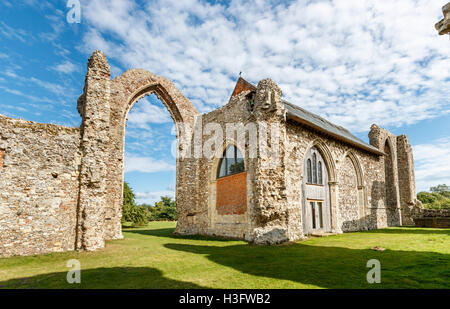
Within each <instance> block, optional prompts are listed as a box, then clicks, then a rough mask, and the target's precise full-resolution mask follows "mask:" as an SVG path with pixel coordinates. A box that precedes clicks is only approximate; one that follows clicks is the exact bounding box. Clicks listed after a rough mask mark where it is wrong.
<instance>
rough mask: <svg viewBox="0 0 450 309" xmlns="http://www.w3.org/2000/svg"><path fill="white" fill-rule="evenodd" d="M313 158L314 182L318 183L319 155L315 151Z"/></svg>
mask: <svg viewBox="0 0 450 309" xmlns="http://www.w3.org/2000/svg"><path fill="white" fill-rule="evenodd" d="M312 158H313V172H312V174H313V182H312V183H314V184H317V155H316V154H315V153H313V155H312Z"/></svg>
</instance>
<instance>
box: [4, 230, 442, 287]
mask: <svg viewBox="0 0 450 309" xmlns="http://www.w3.org/2000/svg"><path fill="white" fill-rule="evenodd" d="M174 228H175V223H173V222H153V223H150V224H149V225H148V227H145V228H136V229H126V230H125V231H124V237H125V238H124V239H123V240H115V241H110V242H108V243H107V246H106V248H105V249H103V250H99V251H97V252H66V253H54V254H49V255H44V256H30V257H13V258H9V259H0V288H243V289H257V288H275V289H278V288H447V289H448V288H450V230H449V229H421V228H389V229H383V230H376V231H370V232H360V233H349V234H343V235H338V236H330V237H324V238H311V239H308V240H306V241H301V242H297V243H295V244H290V245H281V246H271V247H269V246H267V247H263V246H254V245H249V244H247V243H245V242H243V241H236V240H220V239H212V238H206V237H176V236H172V235H171V233H172V232H173V230H174ZM374 246H381V247H384V248H386V250H385V251H383V252H379V251H374V250H371V249H370V248H372V247H374ZM69 259H77V260H79V261H80V262H81V268H82V271H81V284H78V285H77V284H74V285H70V284H68V283H67V282H66V274H67V271H68V270H69V269H68V268H67V267H66V263H67V261H68V260H69ZM369 259H378V260H379V261H380V262H381V283H380V284H368V283H367V281H366V273H367V272H368V271H369V268H367V267H366V263H367V261H368V260H369Z"/></svg>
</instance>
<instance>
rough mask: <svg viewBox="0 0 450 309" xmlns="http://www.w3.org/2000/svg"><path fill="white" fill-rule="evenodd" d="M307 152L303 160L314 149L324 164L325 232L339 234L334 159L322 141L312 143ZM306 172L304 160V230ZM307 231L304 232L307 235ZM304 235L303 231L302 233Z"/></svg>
mask: <svg viewBox="0 0 450 309" xmlns="http://www.w3.org/2000/svg"><path fill="white" fill-rule="evenodd" d="M307 149H308V151H307V152H306V153H305V159H306V156H307V155H308V153H309V152H310V151H311V149H315V150H316V151H317V153H318V154H320V157H321V159H322V160H323V163H324V164H325V166H323V169H324V171H326V183H324V185H325V187H326V192H325V194H326V198H327V201H326V204H327V206H326V207H328V210H329V217H328V219H329V222H328V224H329V225H328V230H327V231H325V232H336V233H339V232H341V230H340V226H339V224H338V220H337V219H338V213H337V194H338V192H337V181H336V179H337V178H336V177H337V176H336V166H335V163H334V159H333V156H332V155H331V152H330V150H329V149H328V147H327V146H326V145H325V143H324V142H323V141H322V140H319V139H318V140H315V141H313V142H312V143H311V144H310V145H309V147H308V148H307ZM305 171H306V160H305V163H304V171H303V174H304V175H303V182H304V183H303V185H302V186H303V188H304V189H303V190H302V191H303V195H304V196H303V199H302V208H303V211H302V216H303V219H302V221H303V224H304V226H303V229H304V230H305V222H306V221H305V220H308V218H306V217H307V212H305V210H306V207H308V205H307V201H306V199H307V196H306V190H305V188H306V184H305V183H306V182H307V174H306V173H305ZM307 232H308V231H306V233H307ZM304 233H305V231H304Z"/></svg>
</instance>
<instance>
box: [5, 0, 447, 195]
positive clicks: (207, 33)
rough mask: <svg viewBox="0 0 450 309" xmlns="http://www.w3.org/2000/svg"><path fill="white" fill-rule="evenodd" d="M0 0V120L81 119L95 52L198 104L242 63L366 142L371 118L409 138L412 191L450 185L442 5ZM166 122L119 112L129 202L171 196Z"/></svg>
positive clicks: (431, 1) (218, 93) (154, 107)
mask: <svg viewBox="0 0 450 309" xmlns="http://www.w3.org/2000/svg"><path fill="white" fill-rule="evenodd" d="M17 2H18V1H12V0H2V1H0V65H1V68H2V69H1V70H0V114H3V115H6V116H9V117H14V118H24V119H27V120H32V121H37V122H46V123H55V124H61V125H66V126H78V125H79V124H80V121H81V119H80V117H79V115H78V113H77V111H76V100H77V98H78V96H79V95H80V94H81V92H82V88H83V83H84V75H85V72H86V62H87V59H88V57H89V55H90V54H91V53H92V52H93V51H94V50H95V49H100V50H102V51H104V52H105V53H106V55H107V57H108V59H109V62H110V65H111V67H112V74H113V77H114V76H119V75H120V74H122V72H124V70H126V69H128V68H144V69H147V70H149V71H151V72H153V73H155V74H158V75H162V76H165V77H167V78H169V79H171V80H173V81H174V82H175V84H176V86H177V87H178V88H179V89H180V90H181V91H182V92H183V94H185V96H187V97H188V98H189V99H190V100H191V101H192V102H193V104H194V105H195V106H196V108H197V109H198V110H199V111H201V112H208V111H210V110H212V109H215V108H217V107H219V106H221V105H223V104H226V103H227V100H228V98H229V96H230V94H231V92H232V90H233V86H234V83H235V81H236V79H237V77H238V74H239V72H240V71H243V72H244V73H243V74H244V75H243V76H244V78H246V79H247V80H249V81H251V82H253V83H255V84H256V83H257V82H258V81H259V80H261V79H263V78H267V77H270V78H272V79H274V80H275V81H276V82H277V83H278V84H279V85H280V87H281V88H282V90H283V93H284V96H285V98H286V99H287V100H289V101H291V102H292V103H294V104H298V105H299V106H302V107H304V108H306V109H308V110H310V111H312V112H315V113H317V114H319V115H321V116H323V117H326V118H327V119H329V120H331V121H333V122H335V123H337V124H340V125H343V126H345V127H346V128H348V129H350V130H351V131H352V132H353V133H355V135H357V136H358V137H360V138H361V139H363V140H365V141H367V140H368V139H367V133H368V130H369V127H370V125H371V124H372V123H377V124H378V125H380V126H383V127H385V128H387V129H389V130H391V131H392V132H394V133H395V134H407V135H408V137H409V139H410V142H411V144H412V145H413V148H414V155H415V159H416V178H417V186H418V190H426V189H428V188H429V187H430V186H431V185H436V184H438V183H447V184H450V133H449V132H450V116H449V113H450V102H449V101H450V100H449V97H450V87H449V86H450V61H449V55H450V43H449V40H448V38H446V37H442V36H438V35H437V32H436V30H435V29H434V24H435V23H436V22H437V21H438V20H439V19H440V18H442V12H441V7H442V6H443V5H444V4H445V3H446V2H447V1H441V0H424V1H422V0H398V1H375V0H373V1H360V0H346V1H331V0H317V1H306V0H298V1H275V0H272V1H263V0H254V1H242V0H233V1H209V2H207V1H200V0H184V1H179V0H160V1H157V0H155V1H133V0H129V1H122V0H114V1H107V0H92V1H81V22H80V23H79V24H78V23H72V24H71V23H68V22H67V19H66V15H67V13H68V11H69V9H68V8H67V7H66V4H67V1H57V0H56V1H37V0H25V1H20V3H17ZM174 139H175V136H174V132H173V123H172V120H171V119H170V116H169V114H168V112H167V111H166V110H165V108H164V106H163V105H162V104H161V102H159V101H158V100H157V99H156V98H155V97H154V96H151V97H147V98H146V99H145V100H142V101H140V102H138V103H137V104H136V105H135V107H134V108H133V110H132V111H131V112H130V115H129V121H128V127H127V138H126V161H125V162H126V174H125V178H126V180H127V181H129V182H130V184H131V185H132V187H133V188H134V190H135V191H136V192H137V194H138V197H139V201H140V202H144V201H145V202H153V201H154V200H156V199H157V198H158V197H159V196H160V195H166V194H168V195H172V194H173V192H174V187H175V158H174V157H173V155H172V152H171V149H172V147H173V142H174Z"/></svg>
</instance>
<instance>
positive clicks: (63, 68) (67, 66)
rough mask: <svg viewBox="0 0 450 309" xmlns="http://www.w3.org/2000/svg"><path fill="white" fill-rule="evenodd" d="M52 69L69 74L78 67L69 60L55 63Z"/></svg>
mask: <svg viewBox="0 0 450 309" xmlns="http://www.w3.org/2000/svg"><path fill="white" fill-rule="evenodd" d="M53 70H55V71H57V72H60V73H64V74H71V73H73V72H75V71H78V67H77V66H76V65H75V64H73V63H72V62H70V61H64V62H63V63H60V64H58V65H56V66H55V67H54V68H53Z"/></svg>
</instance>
